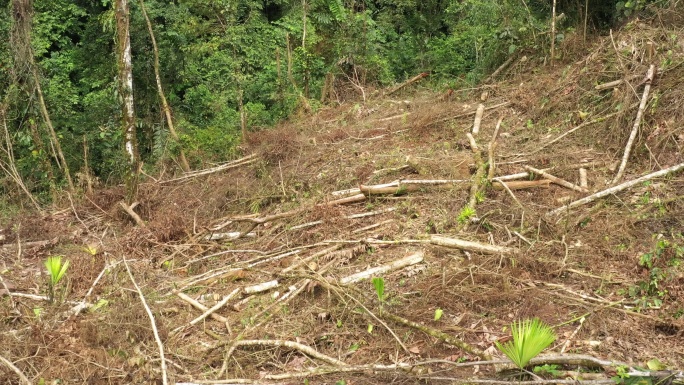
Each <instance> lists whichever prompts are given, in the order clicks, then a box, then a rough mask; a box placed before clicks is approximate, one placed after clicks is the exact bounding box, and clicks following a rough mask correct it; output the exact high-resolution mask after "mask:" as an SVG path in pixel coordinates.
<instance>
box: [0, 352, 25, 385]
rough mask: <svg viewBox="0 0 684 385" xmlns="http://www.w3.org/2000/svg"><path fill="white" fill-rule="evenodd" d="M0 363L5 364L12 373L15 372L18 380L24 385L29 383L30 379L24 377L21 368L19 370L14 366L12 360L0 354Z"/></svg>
mask: <svg viewBox="0 0 684 385" xmlns="http://www.w3.org/2000/svg"><path fill="white" fill-rule="evenodd" d="M0 363H2V364H4V365H5V366H7V367H8V368H9V369H10V370H11V371H13V372H14V373H16V375H17V377H19V380H20V381H21V382H22V383H24V384H26V385H31V381H29V379H28V378H26V376H25V375H24V373H22V372H21V370H19V368H17V367H16V366H14V364H13V363H12V361H10V360H8V359H7V358H5V357H3V356H0Z"/></svg>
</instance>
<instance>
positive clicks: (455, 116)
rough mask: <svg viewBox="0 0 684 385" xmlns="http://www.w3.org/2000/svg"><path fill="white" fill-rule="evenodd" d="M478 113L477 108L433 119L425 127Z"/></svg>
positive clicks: (492, 107)
mask: <svg viewBox="0 0 684 385" xmlns="http://www.w3.org/2000/svg"><path fill="white" fill-rule="evenodd" d="M509 104H511V102H503V103H499V104H495V105H493V106H489V107H485V109H484V110H485V111H489V110H494V109H497V108H499V107H505V106H507V105H509ZM476 113H477V110H472V111H468V112H464V113H462V114H457V115H452V116H447V117H446V118H442V119H437V120H435V121H432V122H430V123H427V124H425V127H429V126H432V125H434V124H439V123H444V122H448V121H450V120H454V119H458V118H464V117H466V116H470V115H474V114H476Z"/></svg>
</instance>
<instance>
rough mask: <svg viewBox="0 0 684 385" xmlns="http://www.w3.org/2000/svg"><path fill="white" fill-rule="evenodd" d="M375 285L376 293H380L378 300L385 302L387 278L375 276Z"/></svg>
mask: <svg viewBox="0 0 684 385" xmlns="http://www.w3.org/2000/svg"><path fill="white" fill-rule="evenodd" d="M373 287H374V288H375V294H377V295H378V300H379V301H380V302H385V279H384V278H382V277H375V278H373Z"/></svg>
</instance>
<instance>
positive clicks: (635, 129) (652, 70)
mask: <svg viewBox="0 0 684 385" xmlns="http://www.w3.org/2000/svg"><path fill="white" fill-rule="evenodd" d="M654 76H655V65H653V64H651V66H650V67H649V68H648V72H647V73H646V77H645V78H644V83H645V84H646V85H645V86H644V93H643V95H642V96H641V103H639V110H638V111H637V116H636V119H634V125H633V126H632V132H630V134H629V139H628V140H627V145H626V146H625V152H624V154H623V155H622V162H620V168H619V169H618V172H617V175H615V179H613V182H612V184H615V183H617V182H619V181H620V179H622V176H623V175H624V173H625V168H626V167H627V161H628V160H629V155H630V153H631V152H632V146H633V145H634V139H635V138H636V135H637V132H639V126H640V125H641V117H642V116H643V114H644V109H645V108H646V101H647V100H648V94H649V92H650V91H651V83H652V82H653V77H654Z"/></svg>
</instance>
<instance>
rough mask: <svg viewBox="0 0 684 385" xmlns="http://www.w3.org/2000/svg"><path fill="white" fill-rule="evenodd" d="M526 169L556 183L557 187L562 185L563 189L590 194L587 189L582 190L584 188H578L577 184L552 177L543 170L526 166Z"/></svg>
mask: <svg viewBox="0 0 684 385" xmlns="http://www.w3.org/2000/svg"><path fill="white" fill-rule="evenodd" d="M524 167H525V169H526V170H528V171H531V172H533V173H535V174H537V175H541V176H543V177H544V178H546V179H548V180H550V181H551V182H553V183H555V184H557V185H560V186H563V187H567V188H569V189H571V190H575V191H578V192H582V193H586V192H588V190H587V189H586V188H582V187H580V186H578V185H576V184H574V183H570V182H568V181H566V180H563V179H561V178H558V177H556V176H553V175H551V174H549V173H547V172H545V171H542V170H539V169H536V168H534V167H530V166H524Z"/></svg>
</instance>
